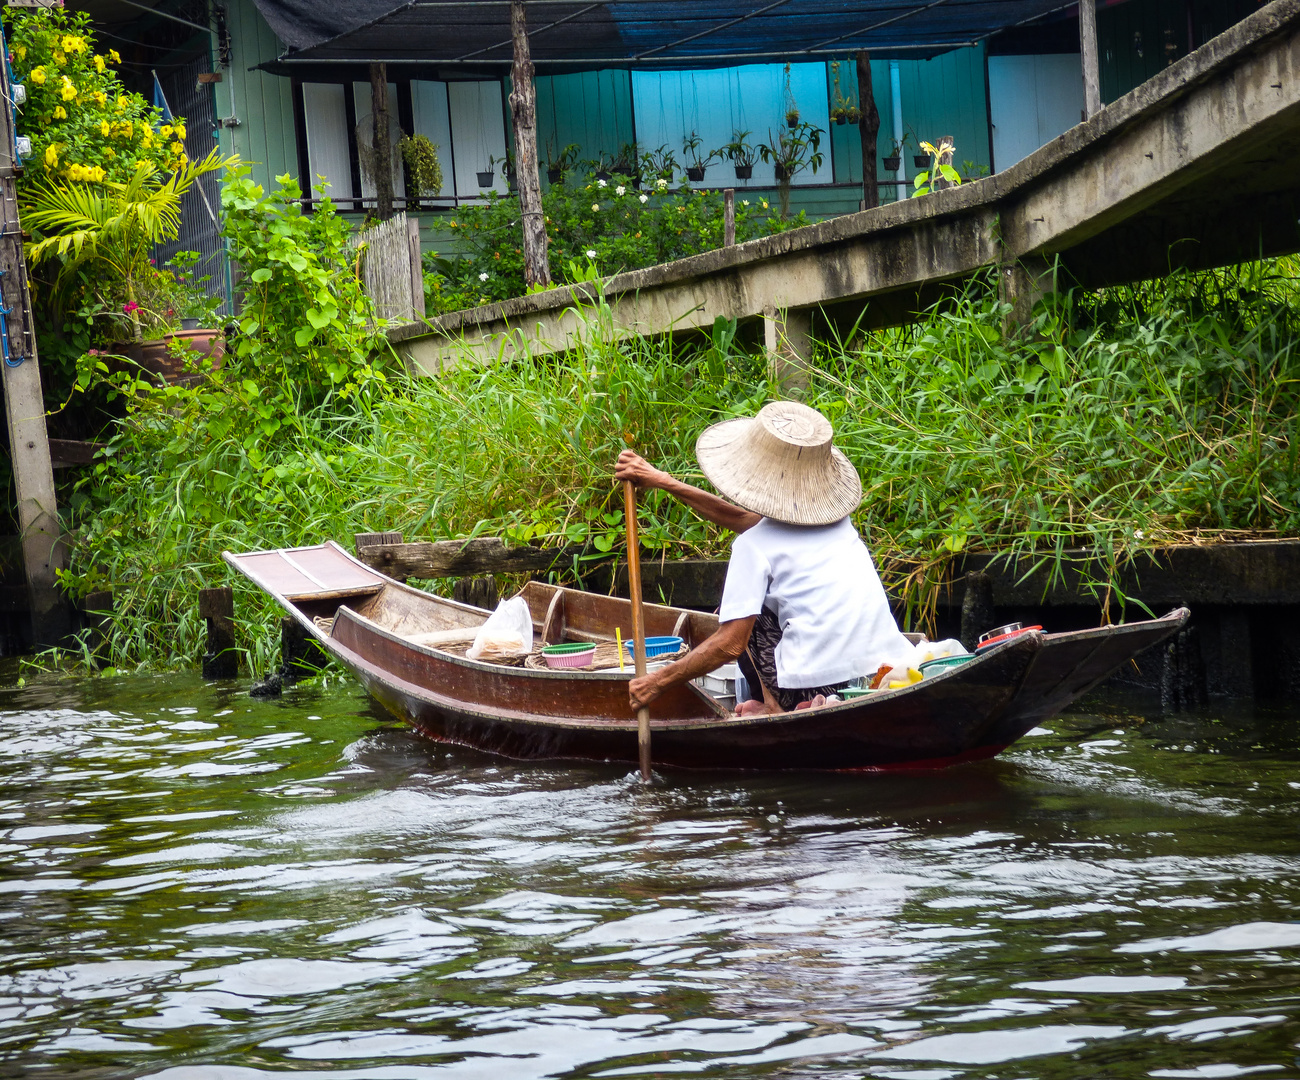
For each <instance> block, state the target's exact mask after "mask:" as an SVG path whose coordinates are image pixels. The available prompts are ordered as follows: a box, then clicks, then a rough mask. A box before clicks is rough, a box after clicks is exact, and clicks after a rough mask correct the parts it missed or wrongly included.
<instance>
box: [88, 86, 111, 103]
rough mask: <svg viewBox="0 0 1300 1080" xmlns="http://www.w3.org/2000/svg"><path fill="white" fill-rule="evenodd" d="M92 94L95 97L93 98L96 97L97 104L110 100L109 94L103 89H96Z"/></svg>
mask: <svg viewBox="0 0 1300 1080" xmlns="http://www.w3.org/2000/svg"><path fill="white" fill-rule="evenodd" d="M90 96H91V97H93V98H94V99H95V104H96V105H103V104H104V103H105V102H107V101H108V95H107V94H106V93H104V91H103V90H96V91H95V92H94V93H93V94H91V95H90Z"/></svg>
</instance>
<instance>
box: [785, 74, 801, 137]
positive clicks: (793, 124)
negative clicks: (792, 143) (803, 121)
mask: <svg viewBox="0 0 1300 1080" xmlns="http://www.w3.org/2000/svg"><path fill="white" fill-rule="evenodd" d="M783 97H784V98H785V123H786V126H787V127H788V128H789V129H790V130H791V131H793V130H794V129H795V128H797V127H798V126H799V103H798V102H797V101H795V99H794V91H793V90H792V89H791V88H790V65H789V63H788V62H787V63H786V65H785V90H784V94H783Z"/></svg>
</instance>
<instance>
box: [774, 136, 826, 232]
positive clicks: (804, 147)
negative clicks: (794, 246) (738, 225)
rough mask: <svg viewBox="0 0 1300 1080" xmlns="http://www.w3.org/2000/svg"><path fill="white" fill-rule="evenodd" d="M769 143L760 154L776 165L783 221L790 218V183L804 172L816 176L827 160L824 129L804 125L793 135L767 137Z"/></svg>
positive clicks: (775, 170)
mask: <svg viewBox="0 0 1300 1080" xmlns="http://www.w3.org/2000/svg"><path fill="white" fill-rule="evenodd" d="M767 137H768V140H769V141H768V142H765V143H759V146H758V152H759V155H760V156H761V157H762V158H763V160H764V161H770V162H771V163H772V168H773V171H774V172H775V173H776V182H777V191H778V194H779V195H780V198H781V217H782V218H787V217H789V216H790V182H791V181H792V180H793V179H794V178H795V176H796V175H797V174H799V173H800V172H802V171H803V170H804V169H811V170H812V171H813V172H816V171H817V170H818V169H819V168H821V164H822V161H823V160H824V156H823V154H822V152H821V139H822V132H821V128H819V127H814V126H813V125H812V124H800V125H799V126H798V127H796V128H795V129H794V130H793V131H778V132H777V135H776V138H772V133H771V132H770V131H769V132H768V133H767Z"/></svg>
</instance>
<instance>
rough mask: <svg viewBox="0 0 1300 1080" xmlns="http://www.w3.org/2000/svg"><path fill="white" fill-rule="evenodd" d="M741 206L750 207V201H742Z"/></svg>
mask: <svg viewBox="0 0 1300 1080" xmlns="http://www.w3.org/2000/svg"><path fill="white" fill-rule="evenodd" d="M740 205H741V206H748V205H749V200H748V199H741V200H740Z"/></svg>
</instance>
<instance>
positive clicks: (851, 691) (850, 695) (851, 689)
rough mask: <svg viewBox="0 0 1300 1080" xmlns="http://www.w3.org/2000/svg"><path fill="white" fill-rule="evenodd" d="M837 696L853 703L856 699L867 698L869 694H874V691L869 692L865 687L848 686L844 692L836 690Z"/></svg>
mask: <svg viewBox="0 0 1300 1080" xmlns="http://www.w3.org/2000/svg"><path fill="white" fill-rule="evenodd" d="M835 692H836V693H837V694H839V696H840V697H842V698H843V699H844V700H845V701H852V700H854V699H855V698H860V697H866V696H867V695H868V694H874V693H875V691H874V690H868V689H867V688H866V687H865V686H846V687H845V688H844V689H843V690H836V691H835Z"/></svg>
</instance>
